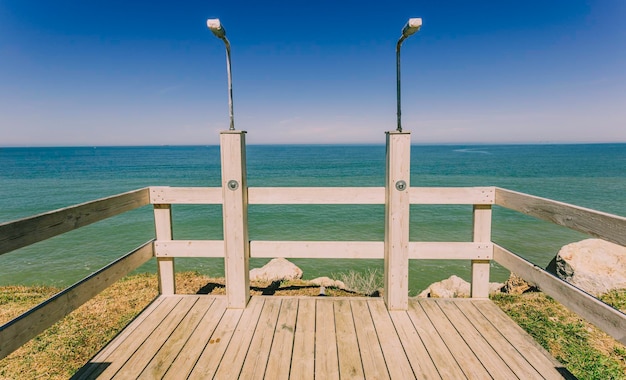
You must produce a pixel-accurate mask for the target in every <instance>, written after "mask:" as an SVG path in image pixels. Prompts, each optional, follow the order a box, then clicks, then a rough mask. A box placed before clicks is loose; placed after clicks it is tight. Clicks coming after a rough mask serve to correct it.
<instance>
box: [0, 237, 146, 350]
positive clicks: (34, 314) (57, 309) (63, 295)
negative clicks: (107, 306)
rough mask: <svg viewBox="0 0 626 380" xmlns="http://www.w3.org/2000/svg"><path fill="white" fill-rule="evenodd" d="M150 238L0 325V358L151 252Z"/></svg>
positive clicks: (63, 315) (131, 269) (123, 273)
mask: <svg viewBox="0 0 626 380" xmlns="http://www.w3.org/2000/svg"><path fill="white" fill-rule="evenodd" d="M152 243H153V240H150V241H148V242H146V243H144V244H143V245H142V246H140V247H138V248H137V249H135V250H133V251H132V252H130V253H128V254H126V255H124V256H123V257H121V258H119V259H117V260H115V261H114V262H112V263H111V264H109V265H107V266H105V267H104V268H102V269H100V270H98V271H97V272H95V273H93V274H91V275H89V276H87V277H85V278H84V279H82V280H80V281H79V282H77V283H76V284H74V285H72V286H70V287H69V288H66V289H64V290H62V291H61V292H59V293H57V294H55V295H54V296H52V297H51V298H48V299H47V300H45V301H44V302H42V303H40V304H39V305H37V306H35V307H33V308H32V309H30V310H28V311H27V312H25V313H23V314H22V315H20V316H18V317H16V318H14V319H13V320H11V321H9V322H7V323H6V324H4V325H2V326H0V359H2V358H4V357H6V356H7V355H9V354H10V353H11V352H13V351H15V350H16V349H18V348H19V347H21V346H22V345H23V344H24V343H26V342H28V341H29V340H31V339H32V338H34V337H35V336H37V335H38V334H39V333H41V332H42V331H44V330H45V329H47V328H48V327H50V326H52V325H53V324H54V323H56V322H57V321H58V320H60V319H61V318H63V317H65V316H66V315H68V314H69V313H71V312H72V311H74V310H76V309H77V308H78V307H79V306H81V305H82V304H84V303H85V302H87V301H89V300H90V299H91V298H93V297H94V296H95V295H96V294H98V293H100V292H101V291H103V290H104V289H106V288H107V287H109V286H110V285H112V284H113V283H115V282H116V281H117V280H119V279H121V278H122V277H124V276H126V275H127V274H128V273H130V272H132V271H133V270H135V269H137V268H138V267H139V266H140V265H142V264H143V263H145V262H146V261H148V260H149V259H150V258H152V257H153V256H154V248H153V244H152Z"/></svg>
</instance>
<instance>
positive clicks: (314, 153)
mask: <svg viewBox="0 0 626 380" xmlns="http://www.w3.org/2000/svg"><path fill="white" fill-rule="evenodd" d="M219 160H220V158H219V147H217V146H184V147H182V146H181V147H177V146H171V147H170V146H162V147H79V148H0V164H1V165H0V183H1V184H2V186H1V187H0V223H4V222H7V221H11V220H15V219H19V218H23V217H27V216H31V215H35V214H38V213H42V212H46V211H50V210H53V209H57V208H61V207H66V206H69V205H74V204H78V203H82V202H86V201H90V200H94V199H97V198H101V197H106V196H110V195H114V194H118V193H121V192H125V191H129V190H134V189H137V188H142V187H146V186H219V184H220V166H219ZM247 162H248V183H249V186H384V168H385V147H384V146H383V145H344V146H342V145H276V146H270V145H263V146H255V145H252V146H248V147H247ZM411 186H500V187H504V188H508V189H511V190H515V191H521V192H526V193H529V194H533V195H537V196H541V197H545V198H551V199H555V200H558V201H562V202H567V203H572V204H576V205H579V206H582V207H587V208H593V209H597V210H600V211H604V212H608V213H613V214H617V215H622V216H623V215H626V202H625V201H626V191H625V190H626V144H577V145H480V146H465V145H463V146H461V145H439V146H435V145H414V146H412V151H411ZM173 214H174V237H175V238H178V239H220V238H221V237H222V224H221V207H220V206H217V205H216V206H213V205H208V206H207V205H203V206H188V205H174V206H173ZM249 220H250V238H251V239H252V240H368V241H380V240H382V239H383V235H384V226H383V221H384V207H383V206H382V205H362V206H361V205H356V206H339V205H321V206H318V205H315V206H309V205H298V206H282V205H272V206H261V205H251V206H250V210H249ZM471 228H472V220H471V206H412V207H411V235H410V238H411V240H412V241H469V240H470V239H471ZM492 234H493V240H494V241H495V242H497V243H499V244H501V245H504V246H505V247H507V248H509V249H511V250H513V251H515V252H517V253H519V254H521V255H523V256H524V257H526V258H528V259H529V260H531V261H533V262H535V263H537V264H538V265H542V266H545V265H547V263H548V262H549V261H550V259H551V258H552V257H553V256H554V255H555V254H556V252H557V251H558V249H559V248H560V247H561V246H562V245H564V244H567V243H569V242H572V241H577V240H581V239H583V238H586V237H587V236H586V235H583V234H579V233H576V232H572V231H569V230H567V229H565V228H561V227H558V226H554V225H552V224H550V223H547V222H542V221H539V220H536V219H534V218H531V217H527V216H524V215H521V214H519V213H515V212H512V211H508V210H504V209H502V208H499V207H496V208H494V221H493V232H492ZM153 235H154V227H153V224H152V211H151V209H150V208H149V207H145V208H142V209H139V210H134V211H132V212H129V213H126V214H123V215H121V216H118V217H115V218H112V219H110V220H106V221H103V222H100V223H96V224H94V225H91V226H88V227H85V228H82V229H80V230H77V231H73V232H71V233H68V234H65V235H62V236H59V237H56V238H53V239H50V240H48V241H44V242H41V243H37V244H35V245H33V246H31V247H27V248H24V249H20V250H17V251H14V252H10V253H7V254H4V255H2V256H0V285H7V284H24V285H30V284H48V285H56V286H66V285H69V284H72V283H74V282H76V281H78V280H79V279H80V278H82V277H84V276H85V275H87V274H89V273H91V272H93V271H95V270H97V269H99V268H100V267H102V266H104V265H106V264H107V263H109V262H111V261H112V260H114V259H116V258H118V257H119V256H121V255H122V254H124V253H126V252H128V251H130V250H131V249H133V248H134V247H136V246H138V245H140V244H142V243H143V242H145V241H146V240H148V239H150V238H151V237H152V236H153ZM265 261H267V260H252V263H251V265H252V266H260V265H262V264H263V263H264V262H265ZM293 261H294V262H295V263H296V264H297V265H299V266H300V267H301V268H302V269H303V271H304V275H305V278H314V277H317V276H330V275H332V274H336V273H340V272H344V271H346V270H349V269H354V270H358V271H360V270H365V269H366V268H374V267H377V268H379V269H380V270H381V272H382V261H381V260H331V259H328V260H293ZM176 267H177V270H197V271H199V272H202V273H205V274H208V275H211V276H222V275H223V260H220V259H177V261H176ZM141 270H142V271H154V264H153V263H152V264H147V265H146V266H144V267H142V268H141ZM469 273H470V272H469V263H468V262H466V261H412V262H411V267H410V275H409V277H410V289H411V294H412V295H413V294H416V293H417V292H419V291H420V290H421V289H423V288H424V287H426V286H427V285H428V284H430V283H431V282H434V281H439V280H441V279H444V278H447V277H449V276H450V275H452V274H456V275H459V276H461V277H464V278H466V279H469ZM506 276H507V272H506V271H505V270H503V269H502V268H499V267H498V266H497V265H494V266H493V270H492V281H503V280H504V279H505V278H506Z"/></svg>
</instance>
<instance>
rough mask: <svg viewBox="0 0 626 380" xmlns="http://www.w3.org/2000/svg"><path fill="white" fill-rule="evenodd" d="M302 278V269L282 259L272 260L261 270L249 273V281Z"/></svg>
mask: <svg viewBox="0 0 626 380" xmlns="http://www.w3.org/2000/svg"><path fill="white" fill-rule="evenodd" d="M300 278H302V269H300V268H298V267H297V266H296V265H295V264H293V263H291V262H289V261H287V260H285V259H283V258H277V259H272V260H270V262H268V263H267V264H265V265H264V266H263V267H261V268H254V269H252V270H251V271H250V281H283V280H297V279H300Z"/></svg>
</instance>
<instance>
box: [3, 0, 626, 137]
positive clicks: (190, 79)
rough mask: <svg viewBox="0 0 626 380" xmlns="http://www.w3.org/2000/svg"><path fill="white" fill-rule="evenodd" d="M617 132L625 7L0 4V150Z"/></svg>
mask: <svg viewBox="0 0 626 380" xmlns="http://www.w3.org/2000/svg"><path fill="white" fill-rule="evenodd" d="M410 17H422V18H423V27H422V29H421V30H420V31H419V32H418V33H417V34H415V35H413V36H411V37H410V38H409V39H408V40H406V41H405V42H404V44H403V46H402V98H403V102H402V103H403V107H402V109H403V126H404V129H405V130H409V131H411V132H412V141H413V143H492V142H495V143H527V142H530V143H545V142H626V1H623V0H597V1H580V0H563V1H561V0H559V1H545V0H541V1H536V0H524V1H503V0H496V1H479V0H476V1H466V0H462V1H419V0H412V1H393V0H386V1H371V2H370V1H367V0H359V1H353V0H348V1H343V0H317V1H300V0H291V1H283V2H277V1H249V2H246V1H236V0H235V1H232V0H224V1H213V0H211V1H209V0H204V1H167V2H163V1H146V2H140V1H129V0H124V1H117V0H106V1H101V0H93V1H67V0H56V1H36V0H32V1H24V0H0V146H56V145H61V146H64V145H65V146H67V145H70V146H72V145H81V146H82V145H87V146H91V145H94V146H95V145H161V144H170V145H180V144H216V143H218V141H219V131H220V130H223V129H227V128H228V124H229V121H228V96H227V81H226V59H225V50H224V45H223V43H222V42H221V41H220V40H219V39H217V38H215V37H214V36H213V35H212V34H211V32H210V31H209V30H208V29H207V27H206V19H207V18H220V19H221V21H222V23H223V25H224V26H225V28H226V31H227V37H228V38H229V40H230V42H231V44H232V70H233V91H234V108H235V127H236V128H237V129H243V130H247V131H248V138H247V139H248V143H249V144H265V143H384V131H387V130H393V129H395V126H396V71H395V45H396V41H397V39H398V37H399V36H400V31H401V29H402V27H403V25H404V24H405V23H406V21H407V19H408V18H410Z"/></svg>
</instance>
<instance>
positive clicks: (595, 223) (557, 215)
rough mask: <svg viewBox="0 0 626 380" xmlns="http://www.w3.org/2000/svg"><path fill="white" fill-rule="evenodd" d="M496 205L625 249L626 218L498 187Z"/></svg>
mask: <svg viewBox="0 0 626 380" xmlns="http://www.w3.org/2000/svg"><path fill="white" fill-rule="evenodd" d="M496 204H497V205H498V206H502V207H506V208H509V209H511V210H515V211H519V212H521V213H524V214H526V215H530V216H534V217H535V218H539V219H543V220H547V221H549V222H552V223H554V224H558V225H560V226H564V227H567V228H570V229H572V230H576V231H579V232H583V233H586V234H589V235H591V236H595V237H598V238H600V239H604V240H608V241H610V242H613V243H616V244H620V245H623V246H626V217H623V216H618V215H612V214H607V213H604V212H600V211H596V210H591V209H587V208H583V207H578V206H574V205H570V204H567V203H563V202H557V201H554V200H551V199H546V198H540V197H536V196H533V195H528V194H524V193H518V192H516V191H511V190H506V189H501V188H496Z"/></svg>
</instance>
